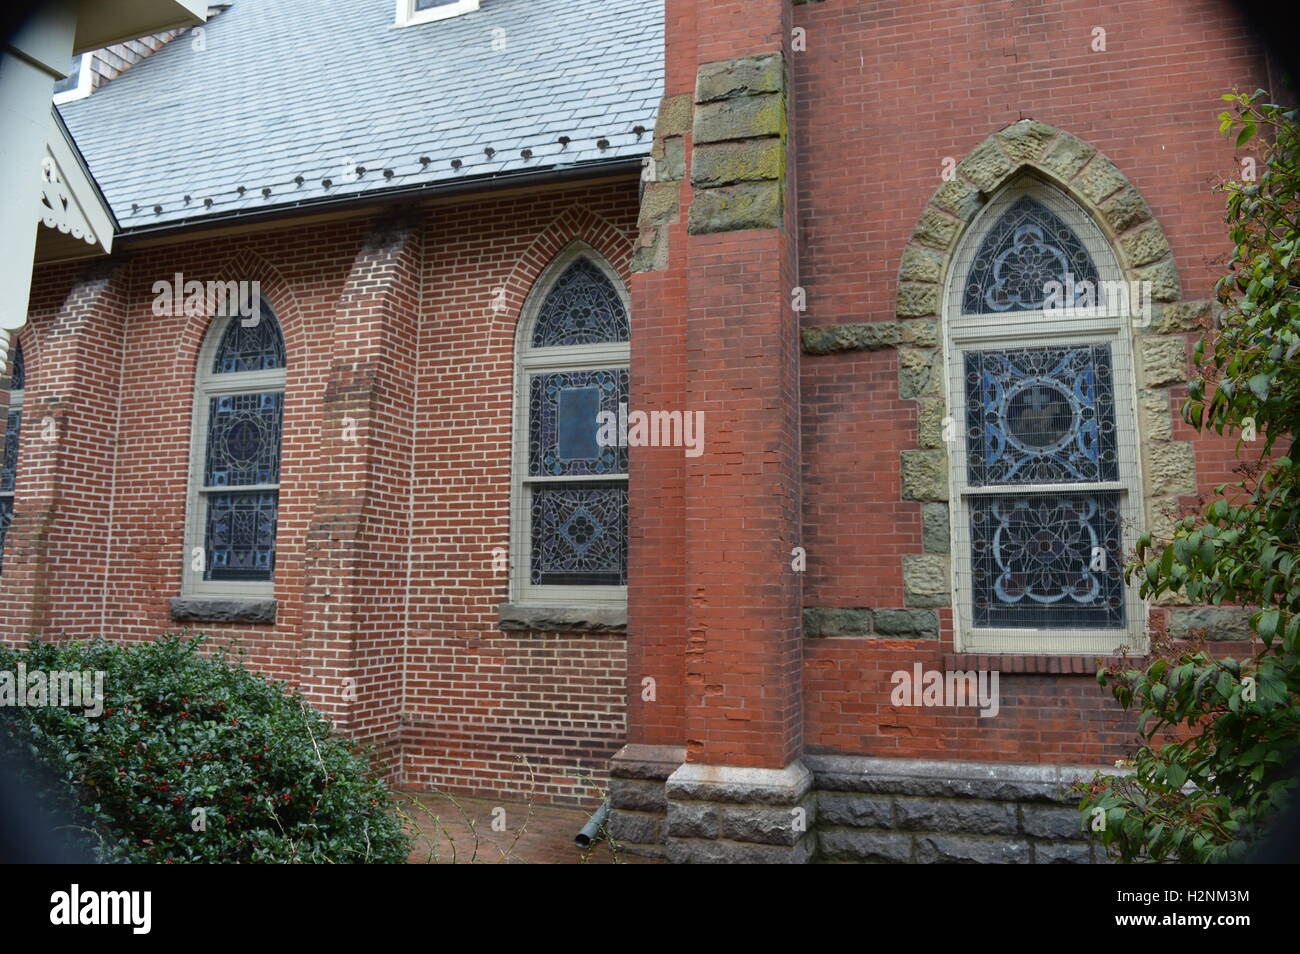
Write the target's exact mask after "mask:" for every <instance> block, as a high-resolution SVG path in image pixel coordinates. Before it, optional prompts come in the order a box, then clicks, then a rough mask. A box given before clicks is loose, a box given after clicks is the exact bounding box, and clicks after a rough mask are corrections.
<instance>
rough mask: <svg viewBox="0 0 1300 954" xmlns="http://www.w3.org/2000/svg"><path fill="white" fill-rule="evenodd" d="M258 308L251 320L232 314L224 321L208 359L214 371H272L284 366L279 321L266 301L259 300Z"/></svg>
mask: <svg viewBox="0 0 1300 954" xmlns="http://www.w3.org/2000/svg"><path fill="white" fill-rule="evenodd" d="M260 307H261V311H260V316H259V317H258V318H257V320H256V321H255V322H254V321H252V319H246V318H238V317H236V318H232V319H230V321H229V322H228V323H227V325H226V330H225V332H223V333H222V335H221V341H220V343H219V344H218V345H217V354H216V357H215V358H214V359H213V362H212V371H213V373H214V374H235V373H238V372H241V371H273V370H275V369H276V368H283V367H284V337H283V336H282V335H281V334H280V324H279V322H277V321H276V320H275V316H274V315H273V314H271V309H270V308H269V307H268V306H267V304H266V302H262V303H261V306H260Z"/></svg>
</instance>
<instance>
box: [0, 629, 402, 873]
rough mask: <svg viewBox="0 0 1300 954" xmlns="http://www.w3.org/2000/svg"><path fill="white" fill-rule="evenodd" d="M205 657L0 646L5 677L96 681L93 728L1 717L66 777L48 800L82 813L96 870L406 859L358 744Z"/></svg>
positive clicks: (13, 734) (53, 719)
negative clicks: (22, 669) (98, 699)
mask: <svg viewBox="0 0 1300 954" xmlns="http://www.w3.org/2000/svg"><path fill="white" fill-rule="evenodd" d="M203 645H204V637H201V636H200V637H195V638H183V637H179V636H166V637H163V638H161V639H158V640H156V641H151V642H143V643H138V644H134V645H131V646H119V645H115V644H113V643H109V642H106V641H103V640H96V641H94V642H89V643H69V644H64V645H54V644H50V643H44V642H40V641H34V642H33V643H31V645H30V646H29V647H28V648H27V649H25V650H20V649H13V648H8V647H0V671H4V670H7V671H9V672H11V673H16V672H17V671H18V669H17V667H18V664H19V663H25V664H26V669H27V671H28V672H32V671H34V670H39V671H44V672H52V671H83V672H84V671H102V672H104V673H105V676H104V681H103V690H104V701H103V712H102V714H100V715H99V716H97V717H91V716H90V715H89V714H88V713H87V712H86V711H84V710H83V709H81V708H60V707H58V706H55V705H46V706H40V707H21V708H19V707H5V708H0V742H7V743H9V744H12V745H16V746H17V747H18V748H19V749H21V750H26V751H27V752H29V753H30V754H31V755H32V757H33V758H34V761H35V768H34V769H33V772H37V773H40V774H48V775H50V776H53V777H54V778H55V779H58V780H59V784H58V785H56V786H55V787H54V789H53V790H47V791H46V792H45V798H46V799H47V800H48V801H49V802H50V803H51V804H65V805H66V804H68V803H69V801H74V802H75V804H76V806H77V808H76V811H77V812H78V813H79V815H80V817H79V818H77V819H76V823H77V824H78V825H80V826H83V830H84V832H85V834H86V835H87V837H88V838H89V839H90V841H91V847H92V849H93V851H94V853H95V856H96V857H97V858H98V859H99V860H101V861H104V862H165V863H177V862H207V863H214V862H231V863H234V862H305V863H321V862H331V863H347V862H380V863H383V862H388V863H400V862H404V861H405V860H406V856H407V854H408V852H409V850H410V843H409V839H408V838H407V836H406V835H405V834H404V833H403V831H402V826H401V823H400V822H399V821H398V820H397V818H396V817H395V816H394V814H393V813H392V811H391V803H390V799H389V795H388V791H387V789H386V787H385V785H384V783H383V782H382V781H381V780H380V779H379V778H378V777H377V776H376V775H375V774H374V773H373V772H372V770H371V769H370V767H369V765H368V764H367V762H366V761H365V759H363V758H362V757H361V756H360V755H359V754H358V753H357V752H355V751H354V749H353V746H352V744H351V743H350V742H348V741H347V740H346V739H343V738H341V737H339V736H337V735H333V734H331V733H330V729H329V725H328V723H327V722H326V721H325V719H324V718H322V717H321V715H320V714H319V713H317V712H316V711H315V710H313V709H312V708H311V707H309V706H308V705H307V704H306V703H305V702H304V701H303V699H302V697H301V696H300V695H298V694H297V693H296V692H294V691H289V690H288V689H286V687H284V686H283V685H281V684H279V683H276V682H274V681H271V680H269V679H267V678H265V677H264V676H262V675H260V674H258V673H254V672H250V671H249V670H247V669H245V668H243V667H242V666H241V665H240V664H239V663H238V661H237V660H236V659H235V658H232V655H231V654H230V653H228V652H227V651H226V650H217V651H215V652H212V653H210V654H209V655H203V654H202V653H201V652H200V650H201V649H202V648H203ZM91 711H93V709H92V710H91ZM200 809H201V810H202V811H199V810H200ZM196 829H199V830H196Z"/></svg>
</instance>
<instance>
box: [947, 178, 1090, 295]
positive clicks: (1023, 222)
mask: <svg viewBox="0 0 1300 954" xmlns="http://www.w3.org/2000/svg"><path fill="white" fill-rule="evenodd" d="M1082 281H1088V282H1092V283H1093V285H1092V287H1093V289H1094V292H1096V293H1099V288H1098V279H1097V266H1096V265H1095V264H1094V263H1093V261H1092V256H1090V255H1089V254H1088V251H1087V249H1086V248H1084V245H1083V242H1082V241H1080V240H1079V236H1078V235H1076V234H1075V232H1074V230H1073V229H1071V228H1070V227H1069V226H1068V225H1066V224H1065V223H1064V222H1062V221H1061V219H1060V217H1059V216H1057V215H1056V213H1054V212H1052V211H1051V210H1050V209H1048V208H1047V207H1046V206H1045V205H1043V204H1042V203H1041V202H1039V201H1038V200H1036V199H1034V198H1031V197H1030V196H1027V195H1026V196H1021V197H1020V198H1019V199H1016V200H1015V201H1014V202H1012V203H1011V205H1010V207H1008V208H1007V210H1006V211H1005V212H1003V213H1002V216H1001V217H1000V218H999V219H998V220H997V222H996V223H994V225H993V227H992V228H990V229H989V230H988V233H987V234H986V235H985V236H984V240H983V241H982V242H981V243H980V246H979V250H978V251H977V252H976V253H975V258H974V259H973V260H972V262H971V266H970V269H969V270H968V271H967V273H966V285H965V291H964V293H963V295H962V311H963V312H964V313H966V314H988V313H1001V312H1013V311H1037V310H1039V309H1041V308H1042V307H1043V303H1044V302H1045V301H1046V299H1047V297H1048V292H1047V289H1046V286H1047V284H1048V283H1049V282H1060V283H1061V284H1062V285H1063V286H1066V287H1068V288H1069V289H1070V290H1071V291H1070V292H1069V293H1067V298H1066V301H1065V302H1064V304H1074V303H1075V301H1076V299H1075V296H1074V293H1075V292H1076V291H1077V288H1076V285H1077V283H1078V282H1082Z"/></svg>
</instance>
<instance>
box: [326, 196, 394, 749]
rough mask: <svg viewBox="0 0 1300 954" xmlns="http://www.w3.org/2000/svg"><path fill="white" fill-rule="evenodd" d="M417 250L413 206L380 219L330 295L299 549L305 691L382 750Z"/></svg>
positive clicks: (389, 741) (388, 710) (390, 733)
mask: <svg viewBox="0 0 1300 954" xmlns="http://www.w3.org/2000/svg"><path fill="white" fill-rule="evenodd" d="M419 247H420V228H419V224H418V221H417V220H416V219H415V217H414V216H413V215H403V216H400V217H396V218H387V219H385V220H382V221H380V222H379V223H378V224H377V225H376V226H375V228H374V229H373V230H372V231H371V232H370V234H369V235H368V236H367V238H366V240H365V241H364V243H363V245H362V247H361V249H360V250H359V251H358V252H357V255H356V258H355V260H354V261H353V264H352V268H351V270H350V272H349V274H348V276H347V279H346V281H345V283H344V287H343V291H342V293H341V294H340V296H339V299H338V305H337V311H336V312H335V315H334V320H333V322H332V325H331V337H332V339H333V341H332V345H333V347H332V355H333V357H332V361H331V363H330V365H329V370H328V379H327V381H326V385H325V388H324V390H323V396H322V400H321V407H320V421H321V439H320V445H319V452H318V453H319V458H318V460H319V467H320V472H321V474H322V477H321V484H320V495H319V497H318V499H317V502H316V505H315V508H314V512H313V514H312V519H311V524H310V527H309V529H308V532H307V552H306V557H305V560H306V566H305V590H304V598H303V599H304V602H303V616H302V627H303V657H302V658H303V663H302V680H303V688H304V692H305V694H306V696H307V697H308V699H310V700H311V701H312V702H313V703H314V704H315V705H317V706H318V707H319V708H321V709H322V710H323V711H325V712H327V713H329V714H330V716H331V717H332V718H333V719H334V720H335V722H336V723H337V724H338V725H339V726H340V727H341V728H343V729H345V730H346V731H348V732H349V734H351V735H353V736H354V737H358V738H362V739H365V740H368V741H372V742H374V743H376V744H378V745H380V746H381V748H382V749H387V750H388V754H391V752H392V749H393V747H395V746H396V744H397V731H398V725H399V720H400V717H401V711H402V691H403V658H402V657H403V640H404V638H405V618H406V614H405V593H406V581H407V572H408V561H409V545H410V533H411V528H410V499H409V494H410V473H411V471H410V466H411V459H410V455H411V426H412V420H413V402H414V388H415V343H416V320H417V313H418V305H419V268H420V266H419Z"/></svg>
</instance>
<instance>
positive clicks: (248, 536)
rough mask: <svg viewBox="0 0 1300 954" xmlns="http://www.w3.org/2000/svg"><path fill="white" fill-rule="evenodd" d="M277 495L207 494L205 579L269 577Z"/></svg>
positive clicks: (273, 560)
mask: <svg viewBox="0 0 1300 954" xmlns="http://www.w3.org/2000/svg"><path fill="white" fill-rule="evenodd" d="M278 511H279V494H277V493H276V492H275V491H244V492H240V493H214V494H209V495H208V521H207V527H206V531H205V534H204V546H205V552H206V554H207V567H206V569H205V571H204V573H203V578H204V579H205V580H270V579H272V578H273V576H274V571H275V526H276V519H277V516H278Z"/></svg>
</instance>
